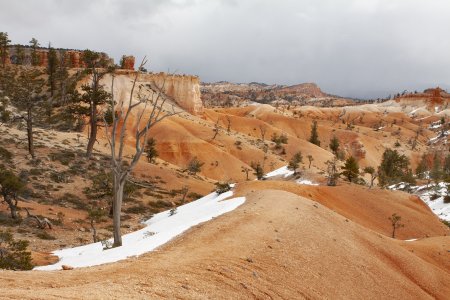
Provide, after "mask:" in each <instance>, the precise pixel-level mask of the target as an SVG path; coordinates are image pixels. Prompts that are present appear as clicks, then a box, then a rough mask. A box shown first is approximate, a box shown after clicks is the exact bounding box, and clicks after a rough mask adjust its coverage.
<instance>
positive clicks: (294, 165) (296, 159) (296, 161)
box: [288, 151, 303, 175]
mask: <svg viewBox="0 0 450 300" xmlns="http://www.w3.org/2000/svg"><path fill="white" fill-rule="evenodd" d="M302 161H303V156H302V153H301V152H300V151H298V152H297V153H295V154H294V155H293V156H292V158H291V160H290V161H289V164H288V169H289V170H291V171H294V175H297V169H298V167H299V166H300V163H301V162H302Z"/></svg>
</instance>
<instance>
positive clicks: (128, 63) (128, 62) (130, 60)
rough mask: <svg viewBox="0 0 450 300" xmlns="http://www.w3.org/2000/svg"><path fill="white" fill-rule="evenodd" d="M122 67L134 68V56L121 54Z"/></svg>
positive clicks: (125, 68) (126, 68)
mask: <svg viewBox="0 0 450 300" xmlns="http://www.w3.org/2000/svg"><path fill="white" fill-rule="evenodd" d="M122 60H123V61H122V69H124V70H134V63H135V58H134V56H131V55H130V56H123V57H122Z"/></svg>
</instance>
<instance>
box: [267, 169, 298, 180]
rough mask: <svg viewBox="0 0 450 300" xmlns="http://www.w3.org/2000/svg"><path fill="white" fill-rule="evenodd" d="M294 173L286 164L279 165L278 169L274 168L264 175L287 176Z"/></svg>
mask: <svg viewBox="0 0 450 300" xmlns="http://www.w3.org/2000/svg"><path fill="white" fill-rule="evenodd" d="M293 174H294V171H291V170H289V169H288V167H287V166H284V167H281V168H279V169H276V170H274V171H272V172H270V173H267V174H266V175H265V176H264V177H265V178H269V177H275V176H283V177H284V178H286V177H289V176H291V175H293Z"/></svg>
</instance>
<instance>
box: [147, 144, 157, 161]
mask: <svg viewBox="0 0 450 300" xmlns="http://www.w3.org/2000/svg"><path fill="white" fill-rule="evenodd" d="M145 153H146V154H147V161H148V162H149V163H154V162H155V158H157V157H158V151H157V150H156V140H155V138H149V139H148V140H147V147H146V148H145Z"/></svg>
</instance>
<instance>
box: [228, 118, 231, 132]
mask: <svg viewBox="0 0 450 300" xmlns="http://www.w3.org/2000/svg"><path fill="white" fill-rule="evenodd" d="M230 133H231V118H230V117H229V116H227V134H228V135H230Z"/></svg>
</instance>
